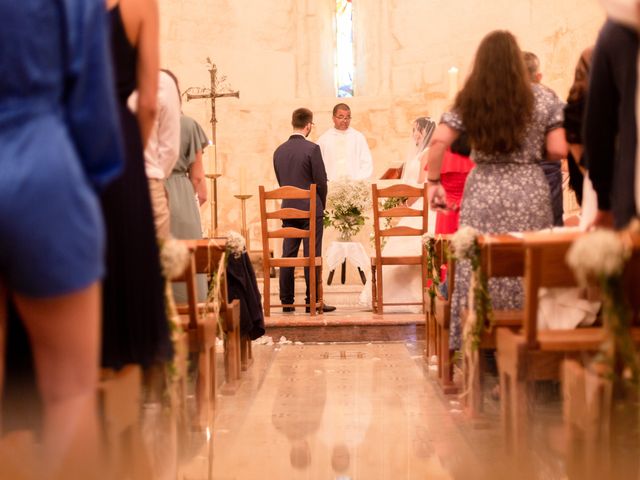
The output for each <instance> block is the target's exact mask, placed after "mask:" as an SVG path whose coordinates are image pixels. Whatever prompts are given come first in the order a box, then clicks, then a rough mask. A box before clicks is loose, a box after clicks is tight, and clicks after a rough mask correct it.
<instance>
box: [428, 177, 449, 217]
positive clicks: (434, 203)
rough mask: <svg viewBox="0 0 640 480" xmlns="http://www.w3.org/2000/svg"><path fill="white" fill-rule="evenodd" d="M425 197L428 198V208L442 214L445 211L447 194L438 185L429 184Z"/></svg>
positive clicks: (440, 185)
mask: <svg viewBox="0 0 640 480" xmlns="http://www.w3.org/2000/svg"><path fill="white" fill-rule="evenodd" d="M427 195H428V198H429V208H431V209H432V210H435V211H440V212H444V211H446V210H447V194H446V192H445V191H444V188H443V187H442V184H440V183H435V184H433V183H430V184H429V186H428V191H427Z"/></svg>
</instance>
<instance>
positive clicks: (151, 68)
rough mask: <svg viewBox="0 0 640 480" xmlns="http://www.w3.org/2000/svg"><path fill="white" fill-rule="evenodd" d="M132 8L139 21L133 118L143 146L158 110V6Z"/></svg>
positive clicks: (147, 0) (144, 2)
mask: <svg viewBox="0 0 640 480" xmlns="http://www.w3.org/2000/svg"><path fill="white" fill-rule="evenodd" d="M136 7H137V8H136V15H137V16H139V18H140V22H141V23H140V30H139V32H138V37H137V43H136V45H137V47H138V65H137V66H136V70H137V78H138V104H137V109H136V116H137V118H138V125H139V126H140V135H141V137H142V144H143V145H146V144H147V140H148V139H149V135H150V133H151V128H152V126H153V122H154V121H155V117H156V113H157V108H158V107H157V97H158V70H159V53H158V52H159V50H158V35H159V33H158V31H159V28H158V5H157V3H156V0H139V1H137V2H136Z"/></svg>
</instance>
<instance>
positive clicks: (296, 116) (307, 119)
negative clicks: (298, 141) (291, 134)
mask: <svg viewBox="0 0 640 480" xmlns="http://www.w3.org/2000/svg"><path fill="white" fill-rule="evenodd" d="M312 122H313V112H312V111H311V110H309V109H308V108H298V109H297V110H294V111H293V115H291V125H292V126H293V128H296V129H298V130H300V129H302V128H304V127H306V126H307V125H308V124H309V123H312Z"/></svg>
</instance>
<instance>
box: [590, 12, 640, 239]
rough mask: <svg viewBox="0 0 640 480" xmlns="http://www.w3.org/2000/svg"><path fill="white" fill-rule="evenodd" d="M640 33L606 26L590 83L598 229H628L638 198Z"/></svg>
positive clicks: (592, 167) (592, 175) (592, 172)
mask: <svg viewBox="0 0 640 480" xmlns="http://www.w3.org/2000/svg"><path fill="white" fill-rule="evenodd" d="M637 56H638V33H637V32H636V30H635V29H632V28H629V27H625V26H623V25H621V24H619V23H616V22H614V21H612V20H607V22H606V23H605V24H604V26H603V27H602V30H601V31H600V35H599V36H598V41H597V43H596V46H595V49H594V52H593V60H592V62H593V63H592V65H591V77H590V79H589V93H588V97H587V109H586V116H585V125H584V134H583V137H584V145H585V154H586V158H587V166H588V169H589V177H590V178H591V182H592V183H593V188H594V189H595V191H596V193H597V195H598V214H597V215H596V220H595V225H596V226H614V227H615V228H623V227H625V226H626V225H627V224H628V223H629V221H630V220H631V219H633V217H634V216H636V215H637V214H638V212H637V210H636V206H635V199H634V179H635V168H636V165H635V162H636V144H637V133H636V113H635V108H636V102H635V98H636V83H637V76H638V74H637Z"/></svg>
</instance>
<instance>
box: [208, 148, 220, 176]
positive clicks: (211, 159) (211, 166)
mask: <svg viewBox="0 0 640 480" xmlns="http://www.w3.org/2000/svg"><path fill="white" fill-rule="evenodd" d="M206 153H207V163H206V172H207V173H211V174H213V173H219V172H218V165H217V163H218V162H216V146H215V145H214V144H213V142H212V141H211V140H209V146H208V147H207V148H206Z"/></svg>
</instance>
